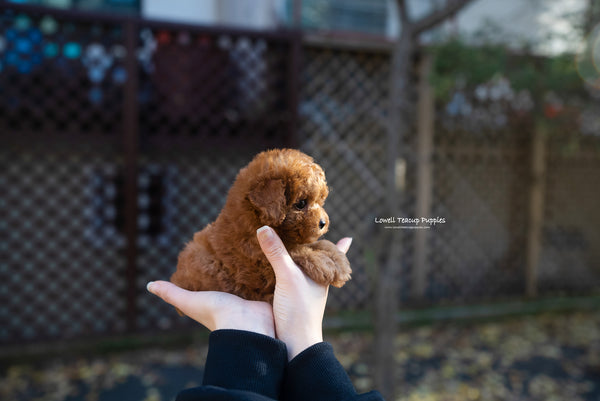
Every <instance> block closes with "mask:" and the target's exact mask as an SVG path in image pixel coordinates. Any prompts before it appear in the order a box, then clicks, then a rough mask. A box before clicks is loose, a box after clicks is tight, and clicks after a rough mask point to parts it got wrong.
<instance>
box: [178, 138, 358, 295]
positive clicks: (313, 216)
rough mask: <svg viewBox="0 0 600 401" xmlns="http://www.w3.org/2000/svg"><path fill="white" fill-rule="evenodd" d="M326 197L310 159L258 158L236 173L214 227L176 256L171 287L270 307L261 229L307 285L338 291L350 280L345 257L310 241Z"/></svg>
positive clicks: (283, 152) (321, 226)
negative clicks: (272, 235) (277, 241)
mask: <svg viewBox="0 0 600 401" xmlns="http://www.w3.org/2000/svg"><path fill="white" fill-rule="evenodd" d="M328 193H329V189H328V188H327V183H326V181H325V173H324V172H323V169H322V168H321V167H320V166H319V165H318V164H316V163H315V162H314V161H313V159H312V158H311V157H310V156H307V155H306V154H304V153H302V152H300V151H298V150H293V149H275V150H269V151H266V152H262V153H259V154H258V155H257V156H256V157H255V158H254V159H253V160H252V161H251V162H250V164H248V165H247V166H246V167H245V168H243V169H242V170H240V172H239V173H238V175H237V177H236V179H235V182H234V183H233V186H232V187H231V189H230V190H229V194H228V195H227V200H226V202H225V206H224V207H223V210H222V211H221V213H220V214H219V216H218V217H217V219H216V220H215V221H214V222H213V223H211V224H209V225H207V226H206V227H205V228H204V229H203V230H202V231H200V232H197V233H196V234H195V235H194V239H193V240H192V241H191V242H189V243H188V244H187V245H186V247H185V248H184V249H183V251H182V252H181V253H180V254H179V261H178V264H177V271H175V273H174V274H173V275H172V276H171V282H173V283H174V284H176V285H178V286H180V287H182V288H185V289H187V290H191V291H203V290H210V291H224V292H228V293H231V294H235V295H238V296H240V297H242V298H245V299H248V300H254V301H267V302H272V300H273V292H274V290H275V273H274V272H273V269H272V268H271V265H270V264H269V262H268V261H267V258H266V257H265V255H264V254H263V252H262V250H261V248H260V245H259V244H258V240H257V238H256V230H257V229H258V228H260V227H262V226H264V225H268V226H270V227H272V228H273V229H274V230H275V232H276V233H277V234H278V235H279V237H281V240H282V241H283V243H284V244H285V246H286V248H287V250H288V252H289V254H290V255H291V257H292V259H293V260H294V262H296V264H297V265H298V266H300V268H301V269H302V270H303V271H304V272H305V273H306V275H308V277H310V278H311V279H312V280H314V281H315V282H317V283H319V284H323V285H330V284H331V285H333V286H335V287H341V286H343V285H344V283H345V282H346V281H348V280H349V279H350V273H351V272H352V270H351V269H350V264H349V262H348V259H347V258H346V255H344V253H343V252H340V251H339V250H338V248H337V247H336V246H335V244H333V243H332V242H330V241H327V240H320V241H317V240H318V238H319V237H321V236H322V235H323V234H325V233H326V232H327V230H328V228H329V216H328V215H327V213H326V212H325V210H324V209H323V203H324V202H325V198H327V195H328Z"/></svg>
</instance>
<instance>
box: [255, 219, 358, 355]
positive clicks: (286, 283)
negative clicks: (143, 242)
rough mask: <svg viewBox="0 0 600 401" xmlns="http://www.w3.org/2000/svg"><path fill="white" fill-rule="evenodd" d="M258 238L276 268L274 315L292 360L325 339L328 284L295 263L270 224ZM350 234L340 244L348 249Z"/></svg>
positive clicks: (258, 234) (277, 331)
mask: <svg viewBox="0 0 600 401" xmlns="http://www.w3.org/2000/svg"><path fill="white" fill-rule="evenodd" d="M257 236H258V242H259V243H260V246H261V248H262V250H263V252H264V254H265V256H266V257H267V259H268V260H269V262H270V263H271V266H272V267H273V271H274V272H275V278H276V282H275V295H274V298H273V319H274V320H275V331H276V334H277V338H279V339H280V340H282V341H283V342H284V343H285V344H286V346H287V351H288V360H292V359H293V358H294V357H295V356H296V355H298V354H299V353H300V352H302V351H304V350H305V349H306V348H308V347H310V346H311V345H314V344H316V343H319V342H321V341H323V328H322V325H323V313H324V312H325V304H326V302H327V294H328V292H329V286H326V285H319V284H317V283H315V282H314V281H312V280H311V279H310V278H309V277H308V276H306V274H304V273H303V272H302V270H300V268H299V267H298V266H297V265H296V264H295V263H294V261H293V260H292V258H291V257H290V255H289V253H288V252H287V250H286V249H285V246H284V245H283V242H281V239H280V238H279V237H278V236H277V234H276V233H275V232H274V231H273V229H271V228H270V227H267V226H265V227H261V228H260V229H258V230H257ZM351 243H352V239H351V238H342V239H341V240H340V241H339V242H338V243H337V247H338V249H339V250H340V251H342V252H344V253H346V252H348V249H349V248H350V244H351Z"/></svg>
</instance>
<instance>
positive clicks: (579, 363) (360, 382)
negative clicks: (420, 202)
mask: <svg viewBox="0 0 600 401" xmlns="http://www.w3.org/2000/svg"><path fill="white" fill-rule="evenodd" d="M326 340H327V341H329V342H331V343H332V344H333V346H334V349H335V351H336V355H337V356H338V358H339V359H340V361H341V363H342V364H343V365H344V367H345V368H346V369H347V371H348V372H349V374H350V376H351V378H352V380H353V381H354V384H355V386H356V387H357V389H358V390H359V391H360V392H364V391H368V390H370V389H372V387H373V380H372V377H371V372H372V370H373V369H372V367H371V362H372V360H371V355H372V354H371V352H370V350H371V348H370V347H371V342H372V336H371V334H369V333H368V332H342V333H335V334H329V335H328V336H327V338H326ZM206 350H207V348H206V344H205V343H204V342H199V343H197V344H194V345H191V346H187V347H185V348H180V349H170V350H161V349H156V348H154V349H145V350H137V351H132V352H124V353H118V354H111V355H103V356H89V357H80V358H68V359H65V358H61V359H59V358H55V359H52V360H47V361H44V362H41V363H35V364H14V365H12V366H9V367H3V368H2V370H1V372H2V376H1V377H0V399H2V400H6V401H20V400H53V401H58V400H69V401H80V400H81V401H83V400H86V401H94V400H101V401H104V400H131V401H136V400H139V401H142V400H144V401H159V400H172V399H174V397H175V395H176V394H177V392H178V391H179V390H181V389H183V388H186V387H190V386H195V385H198V384H199V383H200V381H201V379H202V366H203V362H204V359H205V357H206ZM394 352H395V358H396V361H397V375H398V380H397V385H398V397H397V399H398V400H401V401H442V400H443V401H453V400H457V401H458V400H460V401H463V400H499V401H500V400H502V401H505V400H520V401H534V400H540V401H541V400H544V401H552V400H557V401H558V400H570V401H577V400H586V401H587V400H589V401H592V400H593V401H597V400H600V311H599V312H589V311H588V312H570V313H562V314H543V315H536V316H526V317H519V318H512V319H503V320H497V321H494V322H476V323H473V322H472V323H468V324H466V323H462V324H457V323H444V324H432V325H425V326H419V327H404V328H402V329H401V332H400V334H399V335H398V337H397V338H396V347H395V349H394Z"/></svg>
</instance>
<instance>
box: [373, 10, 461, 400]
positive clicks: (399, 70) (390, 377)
mask: <svg viewBox="0 0 600 401" xmlns="http://www.w3.org/2000/svg"><path fill="white" fill-rule="evenodd" d="M471 1H472V0H446V1H445V2H439V1H435V2H432V3H431V4H432V5H433V6H434V7H433V9H432V10H431V11H430V12H429V13H427V14H425V15H424V16H422V17H420V18H419V19H416V20H414V19H412V18H411V17H410V15H409V10H408V9H407V1H406V0H396V5H397V9H398V20H399V21H400V28H401V31H400V35H399V37H398V39H397V40H396V41H395V43H394V46H393V51H392V65H391V74H390V75H391V77H390V80H391V81H390V87H391V89H390V94H389V96H390V98H389V111H388V177H387V188H388V191H387V199H388V201H387V207H388V213H390V216H400V215H401V214H400V212H399V205H400V194H399V193H398V188H397V181H396V179H397V177H396V165H397V162H398V154H399V145H400V140H401V138H402V137H403V136H404V135H405V134H406V133H407V132H408V129H409V127H410V121H411V116H412V115H414V113H413V110H414V108H415V105H414V100H415V98H414V96H411V90H412V87H411V75H412V69H413V60H414V57H413V56H414V53H415V50H416V48H417V46H418V45H419V38H420V36H421V34H423V33H424V32H427V31H429V30H431V29H432V28H435V27H437V26H439V25H440V24H441V23H443V22H444V21H447V20H448V19H449V18H451V17H453V16H454V15H455V14H456V13H457V12H459V11H460V10H461V9H462V8H463V7H464V6H466V5H467V4H469V3H470V2H471ZM386 231H387V232H386V234H385V236H386V238H385V239H384V243H385V245H386V246H382V247H381V249H382V250H383V252H385V253H386V254H385V258H387V260H386V261H385V263H384V264H383V266H382V267H381V268H380V269H379V274H378V283H377V300H376V316H375V333H376V338H375V347H376V349H375V358H376V361H377V363H376V372H375V375H374V377H375V379H376V383H375V384H376V387H377V388H378V389H379V391H381V393H382V394H383V396H384V397H385V398H386V399H388V400H392V399H394V379H395V377H396V376H395V369H394V365H395V363H394V352H393V349H394V347H393V345H394V338H395V334H396V322H395V318H394V317H395V316H396V314H397V311H398V302H399V296H398V282H397V277H398V271H399V263H400V262H399V261H400V260H401V254H402V246H401V240H400V234H399V232H400V230H386Z"/></svg>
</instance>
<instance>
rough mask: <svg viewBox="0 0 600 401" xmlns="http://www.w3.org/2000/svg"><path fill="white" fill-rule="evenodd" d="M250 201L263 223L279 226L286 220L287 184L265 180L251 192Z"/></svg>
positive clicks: (275, 180)
mask: <svg viewBox="0 0 600 401" xmlns="http://www.w3.org/2000/svg"><path fill="white" fill-rule="evenodd" d="M248 199H249V200H250V202H251V203H252V205H254V207H255V208H256V209H257V210H258V212H259V213H260V218H261V223H262V224H266V225H274V226H277V225H279V224H281V223H283V220H284V219H285V205H286V201H285V184H284V183H283V181H282V180H279V179H273V180H264V181H261V182H259V183H258V184H257V185H256V186H255V187H254V188H253V189H251V190H250V194H249V195H248Z"/></svg>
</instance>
